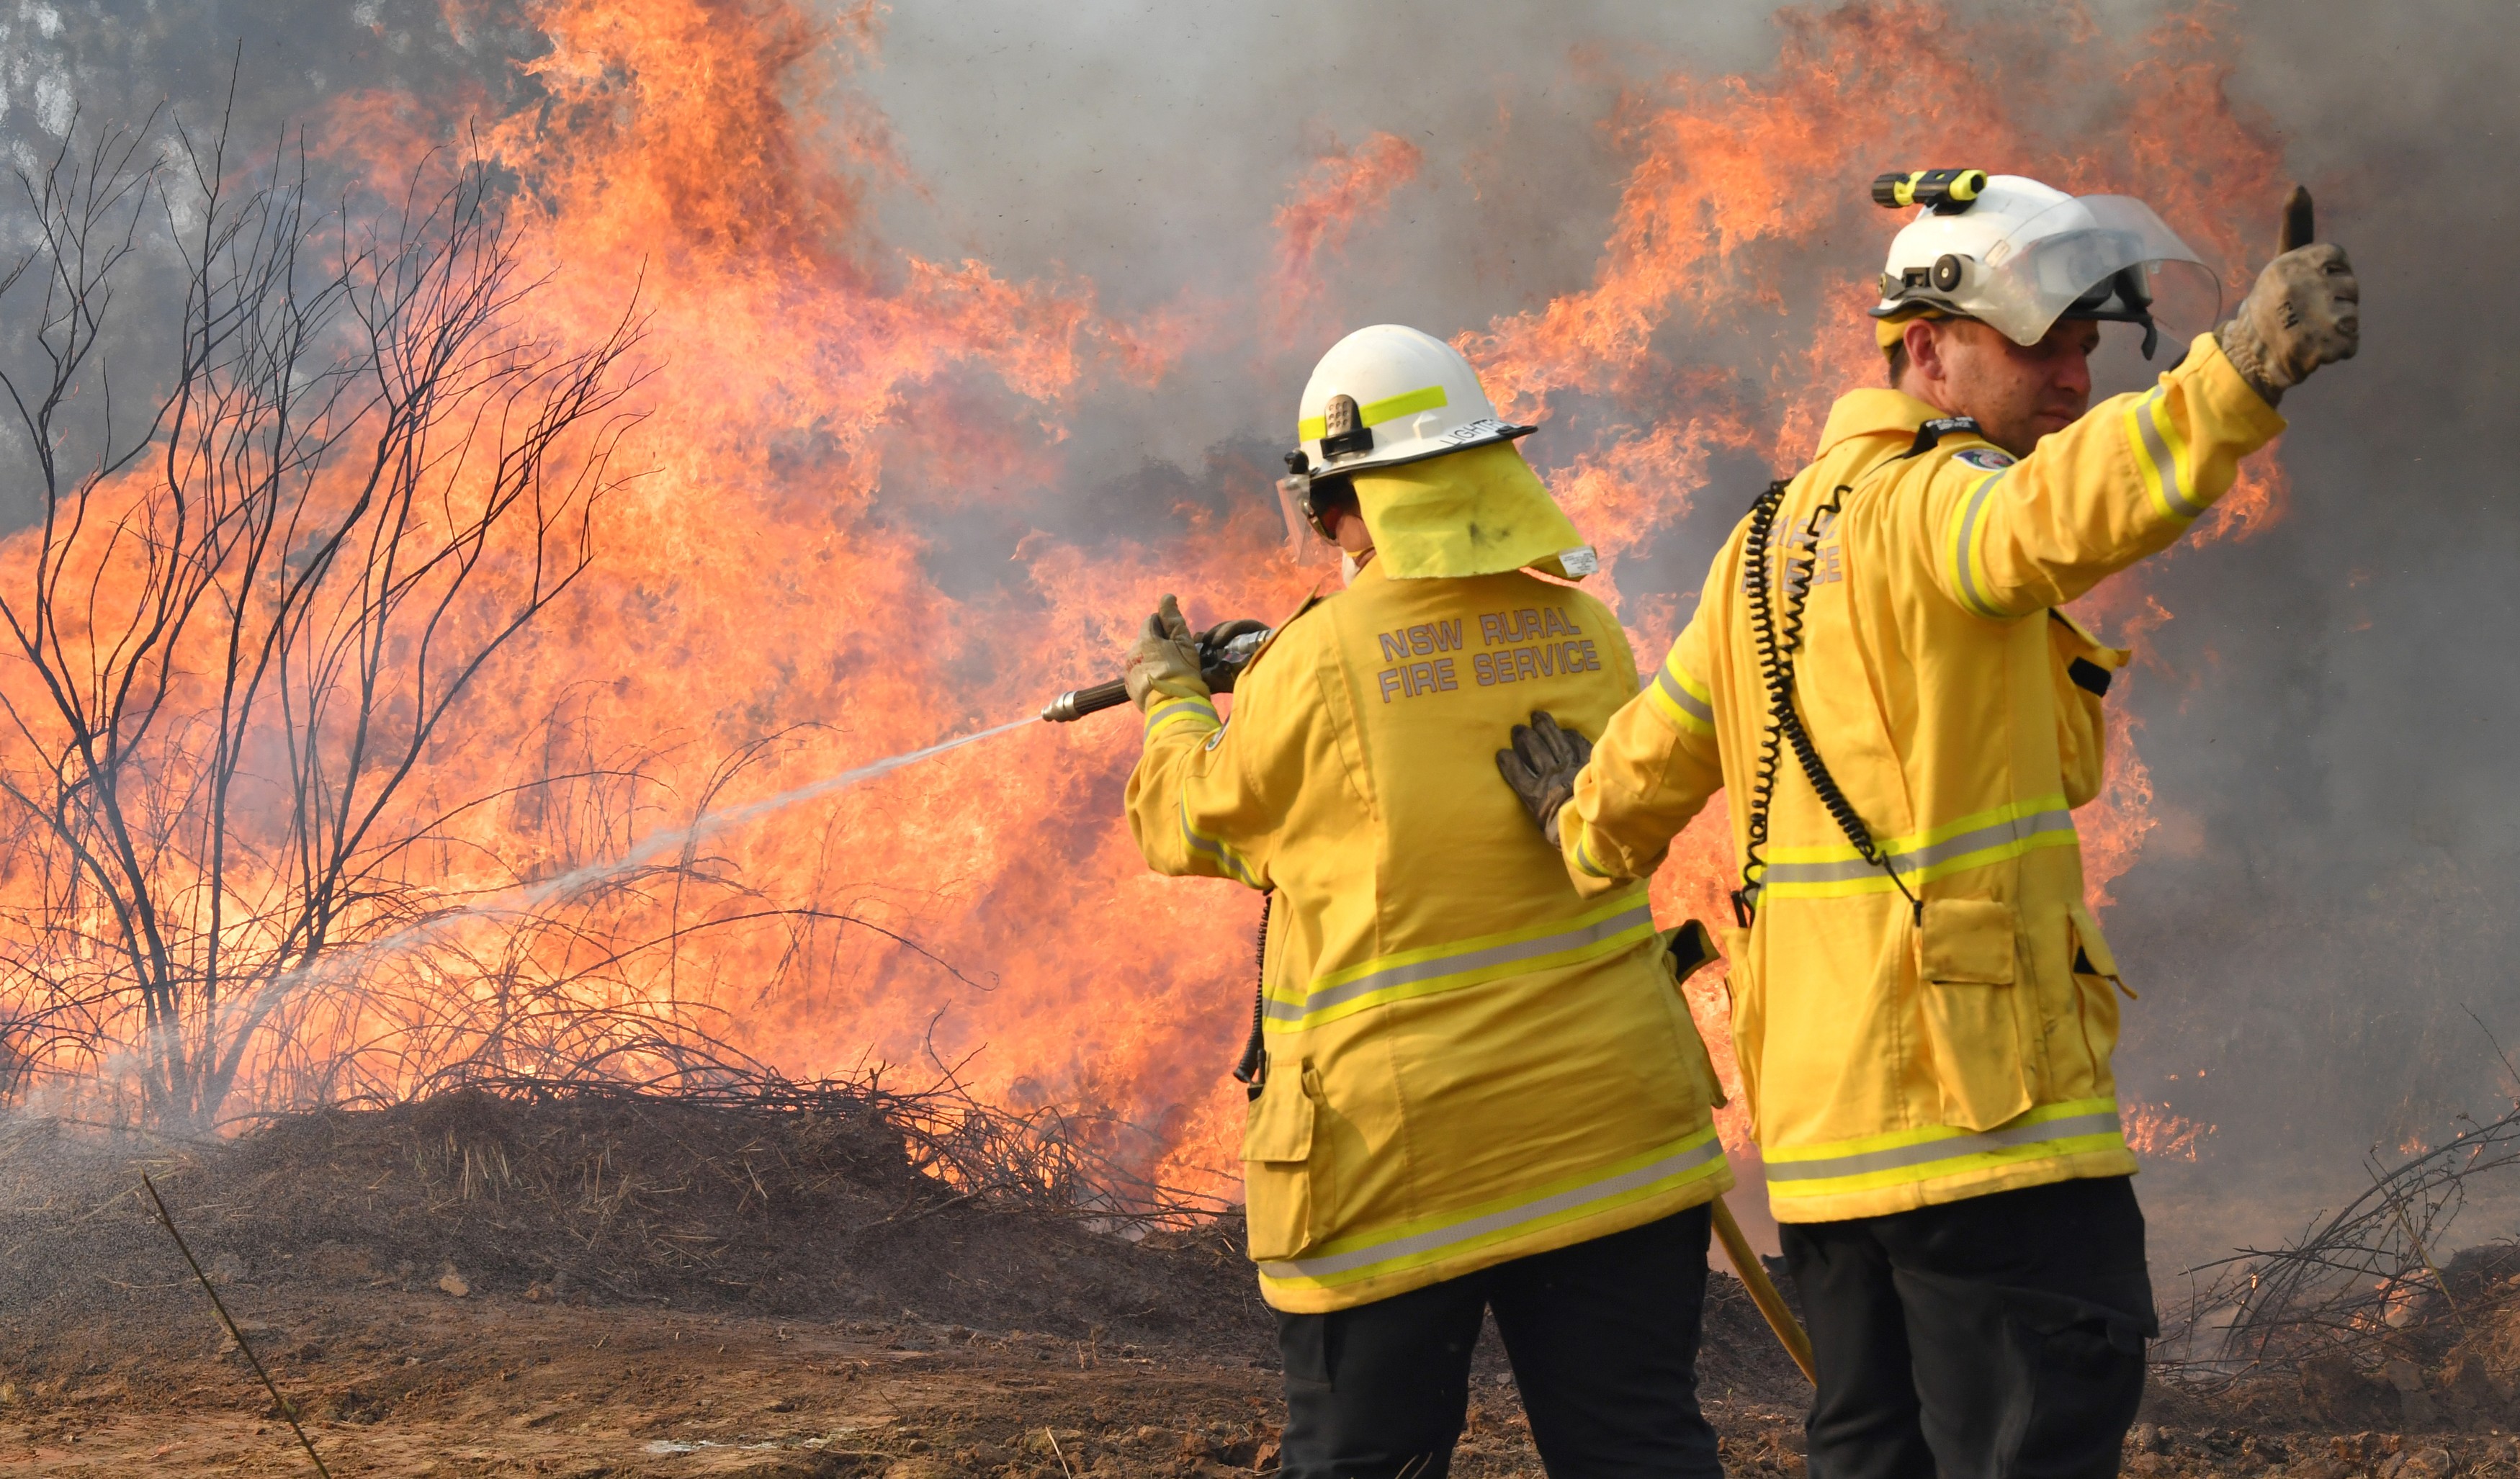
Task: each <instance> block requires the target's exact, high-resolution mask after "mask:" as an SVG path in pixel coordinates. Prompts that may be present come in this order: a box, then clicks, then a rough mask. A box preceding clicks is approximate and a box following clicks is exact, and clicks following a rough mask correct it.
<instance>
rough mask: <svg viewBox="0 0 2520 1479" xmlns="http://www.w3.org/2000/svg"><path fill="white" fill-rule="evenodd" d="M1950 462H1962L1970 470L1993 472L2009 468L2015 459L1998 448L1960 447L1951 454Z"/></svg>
mask: <svg viewBox="0 0 2520 1479" xmlns="http://www.w3.org/2000/svg"><path fill="white" fill-rule="evenodd" d="M1952 461H1954V462H1964V463H1966V464H1968V465H1969V466H1970V467H1972V468H1982V469H1984V470H1985V471H1989V472H1993V471H1998V470H1999V469H2003V468H2009V467H2011V466H2012V464H2013V462H2014V461H2015V459H2014V457H2013V455H2012V454H2011V453H2009V452H2006V451H2004V450H2003V449H2002V448H2000V447H1962V448H1960V449H1959V450H1958V452H1955V453H1953V454H1952Z"/></svg>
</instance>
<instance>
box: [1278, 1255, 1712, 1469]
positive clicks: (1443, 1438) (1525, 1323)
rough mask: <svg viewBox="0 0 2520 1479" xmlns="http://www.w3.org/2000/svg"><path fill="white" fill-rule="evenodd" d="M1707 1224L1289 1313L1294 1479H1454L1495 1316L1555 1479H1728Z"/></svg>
mask: <svg viewBox="0 0 2520 1479" xmlns="http://www.w3.org/2000/svg"><path fill="white" fill-rule="evenodd" d="M1708 1217H1709V1214H1708V1212H1707V1209H1706V1208H1705V1207H1703V1206H1698V1207H1692V1208H1690V1209H1689V1210H1688V1211H1686V1212H1681V1213H1677V1214H1675V1215H1673V1216H1671V1217H1667V1218H1664V1219H1663V1220H1661V1221H1660V1222H1652V1223H1647V1224H1645V1225H1644V1226H1643V1227H1641V1228H1631V1229H1629V1230H1628V1231H1627V1232H1625V1233H1611V1234H1610V1235H1609V1236H1607V1237H1597V1238H1595V1239H1593V1240H1592V1241H1590V1242H1581V1243H1577V1244H1575V1245H1574V1246H1572V1247H1567V1248H1560V1249H1558V1250H1556V1251H1555V1252H1553V1253H1537V1254H1534V1255H1532V1256H1531V1257H1529V1258H1518V1259H1515V1260H1513V1261H1512V1262H1510V1263H1504V1264H1499V1265H1497V1266H1496V1267H1494V1268H1491V1269H1482V1270H1480V1271H1479V1272H1478V1273H1475V1274H1465V1275H1463V1277H1460V1278H1454V1279H1447V1280H1446V1281H1444V1282H1442V1283H1439V1284H1430V1285H1428V1286H1427V1287H1425V1288H1422V1289H1414V1290H1412V1291H1410V1292H1409V1293H1406V1294H1395V1295H1393V1296H1392V1297H1391V1298H1389V1299H1384V1300H1377V1301H1375V1302H1374V1303H1373V1304H1368V1305H1358V1306H1356V1307H1355V1308H1353V1309H1346V1310H1336V1311H1333V1312H1331V1313H1330V1314H1328V1315H1284V1314H1282V1315H1280V1316H1279V1317H1278V1344H1279V1347H1280V1349H1281V1350H1282V1351H1283V1352H1284V1354H1285V1358H1286V1430H1285V1433H1284V1434H1283V1437H1282V1438H1281V1439H1280V1444H1281V1459H1280V1461H1281V1462H1282V1463H1283V1465H1284V1479H1403V1476H1405V1479H1442V1476H1443V1475H1445V1474H1446V1473H1448V1472H1450V1471H1451V1469H1452V1464H1453V1444H1454V1442H1455V1441H1456V1440H1457V1439H1459V1438H1460V1437H1461V1436H1462V1421H1463V1415H1464V1411H1465V1409H1466V1407H1467V1405H1468V1402H1469V1376H1470V1349H1471V1347H1472V1346H1474V1345H1476V1344H1477V1343H1478V1338H1479V1316H1480V1314H1481V1312H1482V1311H1485V1310H1489V1309H1493V1310H1494V1311H1495V1312H1496V1322H1497V1329H1498V1331H1499V1332H1500V1333H1501V1334H1503V1335H1504V1336H1505V1350H1506V1356H1507V1358H1508V1360H1509V1361H1511V1362H1512V1364H1513V1379H1514V1384H1515V1385H1516V1386H1518V1387H1520V1388H1521V1389H1522V1406H1523V1411H1524V1412H1526V1413H1527V1414H1528V1415H1529V1416H1530V1418H1531V1437H1532V1441H1533V1442H1534V1443H1535V1444H1537V1445H1538V1447H1539V1449H1540V1458H1541V1461H1542V1462H1543V1463H1545V1464H1547V1465H1548V1467H1549V1472H1550V1474H1551V1475H1553V1479H1595V1476H1627V1475H1636V1476H1640V1479H1642V1476H1644V1475H1652V1476H1654V1479H1664V1476H1672V1475H1706V1476H1709V1479H1715V1476H1719V1475H1721V1474H1722V1473H1723V1468H1722V1467H1721V1466H1720V1465H1719V1464H1718V1463H1717V1462H1716V1459H1715V1430H1714V1429H1713V1428H1710V1427H1708V1426H1707V1425H1706V1418H1705V1416H1704V1415H1703V1414H1701V1413H1700V1412H1698V1410H1697V1336H1698V1314H1699V1311H1700V1309H1701V1307H1702V1306H1703V1305H1704V1303H1705V1298H1706V1233H1707V1228H1708V1226H1709V1221H1708Z"/></svg>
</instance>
